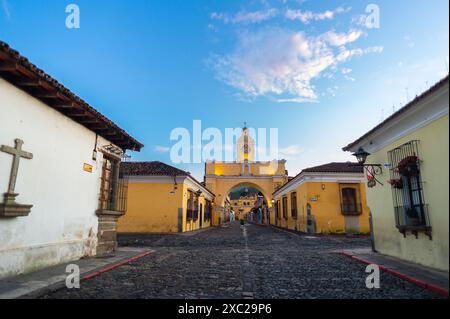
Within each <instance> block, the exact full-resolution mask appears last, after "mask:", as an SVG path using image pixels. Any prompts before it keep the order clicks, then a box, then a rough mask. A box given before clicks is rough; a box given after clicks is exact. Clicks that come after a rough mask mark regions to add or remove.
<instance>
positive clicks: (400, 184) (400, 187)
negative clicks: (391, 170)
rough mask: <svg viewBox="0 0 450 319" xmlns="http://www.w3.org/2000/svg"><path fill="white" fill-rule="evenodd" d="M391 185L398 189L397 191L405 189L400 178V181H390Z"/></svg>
mask: <svg viewBox="0 0 450 319" xmlns="http://www.w3.org/2000/svg"><path fill="white" fill-rule="evenodd" d="M388 183H389V184H391V186H392V187H393V188H397V189H402V188H403V181H402V180H401V179H400V178H398V179H391V180H389V181H388Z"/></svg>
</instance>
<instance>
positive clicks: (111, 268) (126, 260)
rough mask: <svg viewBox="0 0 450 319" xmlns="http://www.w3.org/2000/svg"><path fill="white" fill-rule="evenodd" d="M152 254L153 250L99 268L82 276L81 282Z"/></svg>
mask: <svg viewBox="0 0 450 319" xmlns="http://www.w3.org/2000/svg"><path fill="white" fill-rule="evenodd" d="M154 252H155V251H154V250H151V251H146V252H144V253H141V254H139V255H136V256H134V257H131V258H128V259H125V260H122V261H119V262H117V263H115V264H112V265H108V266H106V267H103V268H100V269H99V270H94V271H93V272H90V273H88V274H87V275H84V276H83V277H82V278H81V280H89V279H92V278H95V277H97V276H100V275H101V274H103V273H105V272H108V271H110V270H113V269H115V268H118V267H120V266H123V265H126V264H129V263H131V262H133V261H136V260H138V259H141V258H143V257H145V256H148V255H151V254H153V253H154Z"/></svg>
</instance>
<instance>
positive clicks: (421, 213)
mask: <svg viewBox="0 0 450 319" xmlns="http://www.w3.org/2000/svg"><path fill="white" fill-rule="evenodd" d="M394 211H395V223H396V227H397V229H398V230H399V231H400V232H401V233H402V234H403V236H404V237H406V232H408V231H410V232H411V233H413V234H414V235H415V236H416V238H418V233H419V232H423V233H425V235H427V236H428V237H429V238H430V240H431V239H432V236H431V230H432V229H431V225H430V220H429V217H428V216H429V214H428V205H414V206H412V207H407V206H397V207H394Z"/></svg>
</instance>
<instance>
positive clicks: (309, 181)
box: [271, 163, 370, 234]
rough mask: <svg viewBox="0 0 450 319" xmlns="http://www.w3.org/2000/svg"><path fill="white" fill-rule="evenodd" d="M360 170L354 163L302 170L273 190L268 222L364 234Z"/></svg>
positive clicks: (365, 212) (366, 221)
mask: <svg viewBox="0 0 450 319" xmlns="http://www.w3.org/2000/svg"><path fill="white" fill-rule="evenodd" d="M363 182H364V173H363V169H362V167H361V166H359V165H358V164H355V163H330V164H325V165H322V166H316V167H312V168H307V169H304V170H303V171H302V172H301V173H300V174H298V175H297V176H296V177H294V178H293V179H291V180H290V181H289V182H288V183H286V184H285V185H283V186H282V187H281V188H280V189H278V190H277V191H275V192H274V193H273V203H274V208H275V209H274V214H271V224H273V225H276V226H278V227H282V228H287V229H292V230H297V231H302V232H305V233H310V234H314V233H344V232H346V233H367V232H369V231H370V227H369V209H368V207H367V204H366V194H365V188H364V185H363Z"/></svg>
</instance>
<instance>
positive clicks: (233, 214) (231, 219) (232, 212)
mask: <svg viewBox="0 0 450 319" xmlns="http://www.w3.org/2000/svg"><path fill="white" fill-rule="evenodd" d="M235 220H236V213H235V212H234V210H231V213H230V222H231V223H232V222H234V221H235Z"/></svg>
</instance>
